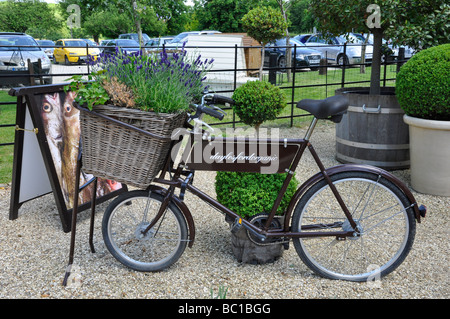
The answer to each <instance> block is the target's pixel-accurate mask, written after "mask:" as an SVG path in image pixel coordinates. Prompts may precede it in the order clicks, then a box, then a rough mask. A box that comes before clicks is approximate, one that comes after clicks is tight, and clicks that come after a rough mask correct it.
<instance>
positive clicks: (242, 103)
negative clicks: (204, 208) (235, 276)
mask: <svg viewBox="0 0 450 319" xmlns="http://www.w3.org/2000/svg"><path fill="white" fill-rule="evenodd" d="M233 99H234V100H235V102H236V103H235V104H234V105H233V109H234V111H235V112H236V114H238V116H239V118H240V119H241V120H242V121H243V122H244V123H245V124H247V125H251V126H253V127H255V128H256V130H257V133H258V129H259V126H260V125H261V124H262V123H263V122H264V121H266V120H273V119H275V118H276V117H277V115H278V114H279V113H280V111H281V110H282V109H283V108H284V106H285V105H286V102H285V98H284V95H283V94H282V92H281V90H280V89H279V88H278V87H275V86H273V85H272V84H270V83H268V82H261V81H251V82H247V83H246V84H244V85H242V86H241V87H239V88H238V89H236V90H235V92H234V94H233ZM285 179H286V174H259V173H248V172H218V173H217V175H216V194H217V200H218V201H219V202H220V203H222V204H224V205H225V206H227V207H229V208H230V209H231V210H233V211H234V212H236V213H237V214H239V215H240V216H241V217H243V218H245V219H248V220H251V221H252V218H253V221H252V222H255V223H257V222H262V221H263V218H264V216H262V214H263V213H264V214H267V215H268V214H269V213H270V211H271V210H272V207H273V204H274V202H275V199H276V197H277V195H278V192H279V191H280V189H281V187H282V184H283V181H284V180H285ZM296 189H297V181H296V180H295V178H293V179H292V180H291V182H290V184H289V187H288V190H287V192H286V194H285V196H284V198H283V200H282V203H281V205H280V207H279V210H278V213H279V214H282V213H283V211H284V210H285V209H286V207H287V205H288V204H289V201H290V199H291V197H292V196H293V194H294V193H295V190H296ZM276 222H277V221H275V223H276ZM231 241H232V249H233V253H234V255H235V257H236V258H237V259H238V261H240V262H245V263H266V262H272V261H274V260H276V259H277V258H278V257H280V256H281V255H282V251H283V246H282V245H281V244H280V243H275V244H269V245H261V244H260V243H256V242H255V241H252V239H251V237H249V235H248V234H247V231H246V230H245V228H244V227H242V228H241V229H240V230H239V231H238V232H237V233H232V236H231Z"/></svg>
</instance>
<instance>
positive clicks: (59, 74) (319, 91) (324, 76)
mask: <svg viewBox="0 0 450 319" xmlns="http://www.w3.org/2000/svg"><path fill="white" fill-rule="evenodd" d="M26 47H27V46H23V47H21V49H23V50H25V49H26ZM335 47H339V46H335ZM2 48H3V49H5V48H7V46H3V47H2V46H0V50H1V49H2ZM41 48H42V49H45V48H49V47H48V46H41ZM98 48H99V49H104V48H107V47H98ZM163 48H164V47H162V48H160V49H163ZM189 48H191V49H194V48H192V47H189V46H186V49H189ZM212 48H214V49H223V51H227V50H228V52H229V54H228V55H229V56H230V57H232V56H233V59H234V64H233V66H232V67H231V68H224V69H213V70H210V71H209V72H210V73H211V74H213V73H222V74H223V73H228V74H230V75H232V76H230V77H229V83H227V84H228V88H225V89H223V88H222V89H216V90H215V92H216V93H219V94H231V93H232V92H233V91H234V90H235V89H236V88H237V87H238V85H240V83H239V81H238V80H239V76H238V73H242V72H244V73H246V74H248V75H249V76H255V74H256V73H257V72H258V71H259V68H248V67H241V68H240V67H239V66H238V60H239V54H240V53H239V52H240V50H246V49H249V50H250V49H251V50H253V51H255V50H256V51H257V52H259V54H260V52H261V47H257V46H256V47H255V46H238V45H234V46H226V47H225V46H224V47H217V46H215V47H212V46H202V47H195V50H197V51H199V52H200V53H201V52H202V50H205V49H212ZM277 48H278V49H286V48H287V47H277ZM301 48H304V47H300V46H297V45H296V46H294V47H292V50H293V56H297V52H298V50H300V49H301ZM308 48H311V49H314V47H308ZM317 48H318V47H317ZM145 49H151V50H155V48H149V47H146V48H145ZM156 49H158V48H156ZM88 50H89V47H88V46H87V45H86V52H88ZM346 50H347V45H344V46H343V48H342V51H343V52H344V55H345V53H346ZM399 52H400V54H399V56H391V57H389V58H385V59H384V61H383V63H382V66H381V78H380V81H381V85H382V86H388V85H389V83H394V82H393V81H395V75H396V73H397V72H398V70H399V67H400V66H401V65H402V64H404V63H405V62H406V59H405V58H404V54H403V52H404V51H403V50H400V51H399ZM246 58H248V57H246ZM324 58H325V59H322V60H321V63H320V65H317V66H315V67H314V68H313V70H314V71H312V70H311V68H310V66H297V65H296V66H295V67H286V66H283V67H280V66H279V65H277V64H276V62H274V61H276V60H275V59H270V58H269V61H272V63H270V62H269V65H267V64H266V66H265V67H264V71H263V79H264V80H265V81H270V82H271V83H273V84H275V85H277V86H279V87H280V88H281V89H282V90H283V91H285V92H286V97H287V101H288V102H287V104H288V107H287V108H286V111H285V112H284V113H283V114H281V115H280V116H279V117H278V118H277V120H285V121H286V120H287V121H288V122H289V125H290V126H292V125H293V123H294V119H295V118H298V117H304V116H308V115H309V114H305V113H302V112H300V111H298V110H296V108H295V104H296V103H297V101H298V100H300V99H303V98H313V99H314V98H316V99H318V98H325V97H328V96H331V95H334V90H335V89H338V88H342V87H348V86H354V85H359V86H368V85H369V83H370V70H368V68H370V67H371V63H370V62H366V63H361V62H360V63H352V64H350V63H348V61H347V60H346V59H343V64H341V65H339V64H336V63H328V61H327V56H324ZM262 62H263V63H264V61H262ZM363 67H365V68H366V71H365V72H363V71H362V68H363ZM77 71H78V72H73V68H63V69H61V68H60V69H59V70H58V68H57V67H56V65H55V64H54V63H52V67H51V70H50V71H49V72H47V71H45V72H44V71H43V69H42V66H41V63H40V61H37V63H36V62H34V63H31V64H30V61H28V69H27V70H26V71H23V70H22V72H19V71H13V70H10V71H5V70H0V85H2V86H3V90H6V91H7V89H8V86H9V87H11V86H17V83H16V82H17V79H23V80H24V81H23V83H24V85H36V84H38V85H39V84H43V83H44V82H43V80H42V79H43V78H44V77H46V78H51V79H53V80H52V81H50V82H53V83H54V84H55V83H60V82H64V80H65V79H67V78H68V77H70V76H72V75H74V74H81V75H86V76H87V75H89V74H90V73H91V71H92V69H91V68H90V66H89V65H86V64H84V68H83V69H82V70H81V69H78V70H77ZM289 71H290V72H289ZM8 79H13V80H14V81H13V80H11V81H10V83H9V84H8ZM55 79H59V80H55ZM61 79H63V80H61ZM11 83H13V84H14V85H11ZM15 103H16V102H0V112H1V108H2V107H3V106H5V105H14V104H15ZM225 111H228V112H229V113H231V114H230V115H229V116H228V117H227V118H226V120H225V121H222V122H220V123H218V122H212V123H209V124H210V125H229V124H231V125H233V126H235V125H236V124H237V123H239V119H237V118H236V116H235V114H234V112H233V111H232V109H231V108H228V109H227V108H225ZM14 126H15V124H7V123H3V124H0V128H8V127H14ZM12 144H14V143H13V142H3V141H2V143H0V146H4V145H12Z"/></svg>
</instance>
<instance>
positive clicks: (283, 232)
mask: <svg viewBox="0 0 450 319" xmlns="http://www.w3.org/2000/svg"><path fill="white" fill-rule="evenodd" d="M195 138H196V136H195V134H194V133H192V132H191V135H190V141H195ZM197 138H198V137H197ZM188 144H189V145H188V147H186V149H185V150H184V151H183V152H182V153H183V156H182V160H181V162H180V163H179V164H178V165H177V166H176V167H172V168H171V169H170V170H169V169H168V168H169V166H170V164H173V163H172V162H171V157H170V156H168V159H167V161H168V162H167V163H166V165H165V168H164V169H163V171H162V172H161V174H160V177H158V178H155V180H154V182H155V183H159V184H164V185H167V186H169V191H168V192H167V193H166V196H165V201H164V203H162V205H161V208H160V211H159V212H158V214H157V216H161V215H162V213H163V211H164V210H165V208H166V207H167V205H168V203H169V201H170V199H171V198H172V196H174V189H175V188H180V189H181V194H182V197H184V192H185V190H188V191H189V192H190V193H192V194H194V195H196V196H197V197H199V198H200V199H202V200H203V201H205V202H207V203H208V204H209V205H211V206H212V207H214V208H216V209H217V210H219V211H221V212H222V213H224V214H226V215H228V216H229V217H231V218H233V219H236V220H239V222H240V223H242V224H244V226H245V227H246V228H247V229H249V230H250V231H253V232H254V233H255V234H257V235H259V236H261V237H262V238H264V237H289V238H293V237H298V238H300V237H323V236H336V237H338V238H344V237H349V236H354V235H355V232H356V230H354V231H336V232H321V231H317V232H311V231H308V232H291V231H290V226H289V222H285V224H284V226H283V228H280V229H273V228H272V229H269V225H271V222H272V220H273V219H274V218H275V214H276V212H277V209H278V207H279V205H280V203H281V200H282V198H283V196H284V195H285V193H286V190H287V188H288V185H289V183H290V181H291V179H292V178H293V176H294V172H295V169H296V168H297V166H298V164H299V162H300V159H301V157H302V155H303V153H304V151H305V149H306V148H308V149H309V151H310V152H311V154H312V156H313V158H314V160H315V162H316V163H317V165H318V168H319V169H320V172H321V173H322V174H323V178H325V180H326V181H327V183H328V184H329V186H330V188H331V190H332V192H333V194H334V195H335V197H336V199H337V201H338V202H339V204H340V206H341V208H342V209H343V212H344V214H345V215H346V217H347V219H348V220H349V222H350V224H351V225H352V226H353V228H354V229H356V223H355V222H354V220H353V218H352V216H351V214H350V212H349V211H348V209H347V207H346V206H345V203H344V202H343V200H342V198H341V196H340V195H339V192H338V191H337V190H336V188H335V186H334V185H333V183H332V182H331V179H330V178H329V176H328V175H327V173H326V169H325V168H324V166H323V164H322V162H321V161H320V158H319V157H318V155H317V153H316V152H315V150H314V148H313V146H312V145H311V143H310V142H309V141H308V140H307V139H261V138H259V139H252V138H239V137H238V138H236V137H233V138H214V137H210V138H208V139H199V140H197V141H196V143H195V142H194V143H191V144H190V143H188ZM261 150H264V151H265V152H261ZM205 158H206V160H205ZM196 170H202V171H236V172H261V171H264V170H266V171H270V170H272V172H271V173H287V174H286V175H287V176H286V179H285V180H284V182H283V185H282V187H281V189H280V191H279V193H278V196H277V198H276V200H275V202H274V205H273V207H272V210H271V212H270V214H269V216H268V219H267V222H266V224H265V226H264V227H263V228H259V227H257V226H255V225H253V224H252V223H250V222H249V221H247V220H244V219H242V218H241V217H240V216H239V215H238V214H236V213H235V212H233V211H232V210H230V209H229V208H227V207H226V206H224V205H222V204H221V203H219V202H217V201H216V200H215V199H214V198H212V197H210V196H209V195H207V194H206V193H204V192H203V191H201V190H200V189H198V188H196V187H194V186H193V185H192V183H190V177H191V176H192V175H193V174H194V171H196ZM166 173H172V174H173V176H172V177H171V179H170V180H168V179H165V178H164V176H165V175H166ZM183 176H188V177H187V178H183ZM157 219H158V218H155V220H154V222H153V223H151V225H149V226H148V229H150V228H151V227H153V225H154V223H156V221H157ZM324 227H328V228H330V227H331V228H332V227H336V228H337V225H334V224H333V225H324V224H320V225H308V227H307V228H308V230H314V229H323V228H324Z"/></svg>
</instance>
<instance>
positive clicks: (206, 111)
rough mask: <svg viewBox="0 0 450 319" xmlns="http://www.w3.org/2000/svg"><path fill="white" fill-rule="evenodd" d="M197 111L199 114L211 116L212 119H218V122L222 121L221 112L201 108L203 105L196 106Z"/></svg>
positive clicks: (222, 115) (204, 107)
mask: <svg viewBox="0 0 450 319" xmlns="http://www.w3.org/2000/svg"><path fill="white" fill-rule="evenodd" d="M197 111H198V112H201V113H205V114H208V115H211V116H212V117H215V118H216V119H218V120H220V121H222V119H223V117H224V115H225V114H224V113H223V112H220V111H217V110H214V109H211V108H209V107H207V106H203V105H198V106H197Z"/></svg>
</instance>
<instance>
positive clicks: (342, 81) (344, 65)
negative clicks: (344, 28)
mask: <svg viewBox="0 0 450 319" xmlns="http://www.w3.org/2000/svg"><path fill="white" fill-rule="evenodd" d="M346 56H347V43H344V58H343V59H342V80H341V87H344V85H345V68H346V66H347V62H346V60H347V59H346V58H345V57H346ZM337 62H339V61H337Z"/></svg>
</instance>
